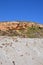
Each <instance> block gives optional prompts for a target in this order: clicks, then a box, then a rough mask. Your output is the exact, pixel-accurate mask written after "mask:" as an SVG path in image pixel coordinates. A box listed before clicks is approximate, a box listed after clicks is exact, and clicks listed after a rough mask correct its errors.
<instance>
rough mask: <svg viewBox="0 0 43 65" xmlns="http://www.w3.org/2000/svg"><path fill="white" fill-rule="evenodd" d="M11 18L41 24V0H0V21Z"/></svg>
mask: <svg viewBox="0 0 43 65" xmlns="http://www.w3.org/2000/svg"><path fill="white" fill-rule="evenodd" d="M13 20H23V21H34V22H38V23H42V24H43V0H0V21H13Z"/></svg>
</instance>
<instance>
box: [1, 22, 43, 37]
mask: <svg viewBox="0 0 43 65" xmlns="http://www.w3.org/2000/svg"><path fill="white" fill-rule="evenodd" d="M0 35H1V36H3V35H7V36H22V37H32V38H34V37H38V38H39V37H43V25H42V24H37V23H34V22H15V21H14V22H0Z"/></svg>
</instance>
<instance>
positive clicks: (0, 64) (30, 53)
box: [0, 36, 43, 65]
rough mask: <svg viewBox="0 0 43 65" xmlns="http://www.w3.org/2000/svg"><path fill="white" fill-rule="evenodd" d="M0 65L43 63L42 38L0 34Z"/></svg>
mask: <svg viewBox="0 0 43 65" xmlns="http://www.w3.org/2000/svg"><path fill="white" fill-rule="evenodd" d="M0 65H43V39H39V38H18V37H8V36H0Z"/></svg>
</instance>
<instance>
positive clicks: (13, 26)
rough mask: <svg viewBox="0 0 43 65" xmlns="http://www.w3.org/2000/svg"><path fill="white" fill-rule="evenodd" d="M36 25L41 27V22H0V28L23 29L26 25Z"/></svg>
mask: <svg viewBox="0 0 43 65" xmlns="http://www.w3.org/2000/svg"><path fill="white" fill-rule="evenodd" d="M32 26H36V27H37V26H38V27H43V25H41V24H37V23H33V22H0V30H8V29H9V28H10V29H15V30H18V29H21V28H23V29H25V28H26V27H32Z"/></svg>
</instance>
